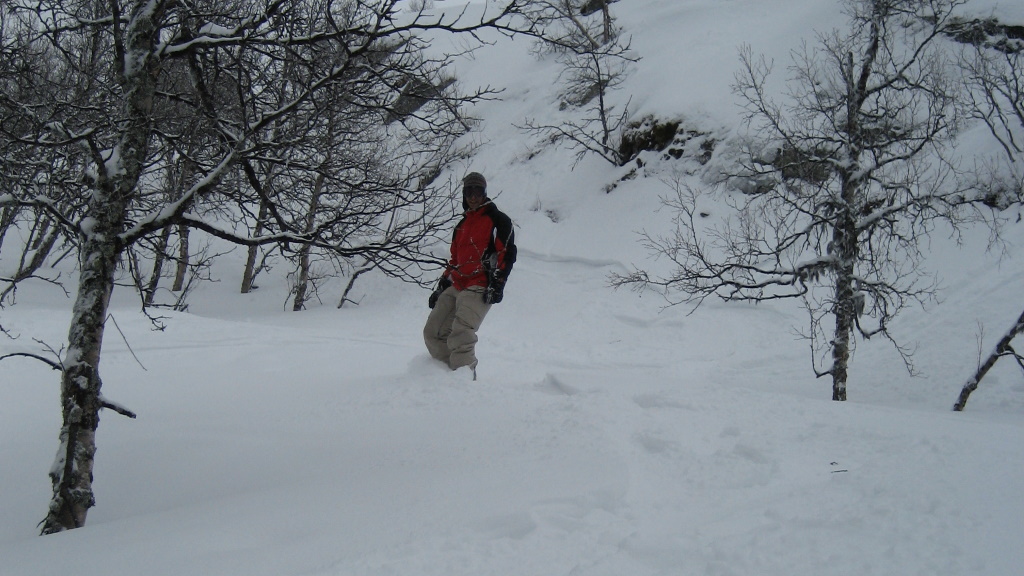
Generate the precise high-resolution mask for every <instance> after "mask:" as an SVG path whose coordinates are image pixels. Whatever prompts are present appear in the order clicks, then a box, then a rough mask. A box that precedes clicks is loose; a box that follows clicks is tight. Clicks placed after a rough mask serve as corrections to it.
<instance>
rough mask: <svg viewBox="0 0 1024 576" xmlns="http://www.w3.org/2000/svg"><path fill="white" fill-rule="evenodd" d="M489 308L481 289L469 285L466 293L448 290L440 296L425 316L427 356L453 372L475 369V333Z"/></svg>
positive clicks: (424, 332) (424, 334)
mask: <svg viewBox="0 0 1024 576" xmlns="http://www.w3.org/2000/svg"><path fill="white" fill-rule="evenodd" d="M490 309H491V305H490V304H485V303H484V289H483V288H482V287H480V286H471V287H469V288H466V289H465V290H456V289H455V288H454V287H449V288H448V289H447V290H445V291H444V292H442V293H441V296H440V297H438V299H437V304H435V305H434V309H433V310H431V311H430V315H429V316H427V323H426V325H425V326H424V327H423V341H424V342H425V343H426V345H427V350H428V351H429V352H430V355H431V356H433V357H434V358H436V359H437V360H440V361H441V362H444V363H445V364H447V365H448V366H449V367H450V368H451V369H452V370H455V369H456V368H459V367H462V366H474V367H475V366H476V342H477V340H479V338H477V335H476V331H477V330H479V329H480V324H481V323H482V322H483V321H484V316H486V315H487V311H488V310H490Z"/></svg>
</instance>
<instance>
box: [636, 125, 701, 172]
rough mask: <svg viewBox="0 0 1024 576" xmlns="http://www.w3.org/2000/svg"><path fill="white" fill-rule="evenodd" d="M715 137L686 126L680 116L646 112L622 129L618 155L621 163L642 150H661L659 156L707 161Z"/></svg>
mask: <svg viewBox="0 0 1024 576" xmlns="http://www.w3.org/2000/svg"><path fill="white" fill-rule="evenodd" d="M715 144H717V142H716V140H715V139H714V138H713V137H712V136H711V134H710V133H708V132H702V131H700V130H695V129H688V128H686V127H684V126H683V123H682V121H680V120H659V119H657V118H655V117H653V116H647V117H645V118H642V119H640V120H638V121H634V122H630V123H629V124H628V125H627V126H626V128H625V129H624V130H623V132H622V141H621V143H620V144H619V158H621V159H622V165H623V166H625V165H626V164H627V163H629V162H631V161H633V160H636V159H637V157H638V156H640V153H641V152H646V151H651V152H661V153H662V159H664V160H669V159H675V160H680V159H682V158H683V157H688V158H693V159H694V160H696V161H697V162H698V163H699V164H701V165H704V164H707V163H708V162H709V161H710V160H711V156H712V154H714V151H715Z"/></svg>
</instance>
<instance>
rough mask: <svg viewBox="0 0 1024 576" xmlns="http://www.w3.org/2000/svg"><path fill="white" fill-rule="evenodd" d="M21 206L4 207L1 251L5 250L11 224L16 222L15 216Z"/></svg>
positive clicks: (0, 224)
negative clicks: (5, 239)
mask: <svg viewBox="0 0 1024 576" xmlns="http://www.w3.org/2000/svg"><path fill="white" fill-rule="evenodd" d="M18 210H19V208H18V207H17V206H8V207H7V208H4V211H3V214H2V215H0V252H2V251H3V247H4V238H5V237H6V236H7V231H8V230H10V228H11V224H13V223H14V218H15V216H17V215H18Z"/></svg>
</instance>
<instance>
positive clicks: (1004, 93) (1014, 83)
mask: <svg viewBox="0 0 1024 576" xmlns="http://www.w3.org/2000/svg"><path fill="white" fill-rule="evenodd" d="M951 35H952V36H953V37H954V38H956V39H958V40H960V41H963V42H965V43H967V44H969V45H970V47H969V48H967V49H965V50H964V51H963V53H962V54H961V56H960V61H959V63H960V67H961V69H962V70H963V71H964V78H965V79H966V85H967V91H966V93H965V96H966V101H965V107H966V112H967V115H968V116H970V117H971V118H973V119H975V120H977V121H980V122H982V123H983V124H984V125H985V126H986V127H987V128H988V130H989V133H990V134H991V135H992V137H993V138H994V140H995V141H996V142H997V143H998V145H999V149H1000V150H1001V151H1002V154H1001V155H999V157H997V158H992V159H988V161H987V162H985V163H982V164H981V165H980V166H978V167H976V168H975V169H974V170H973V171H972V172H971V173H970V174H971V178H972V179H971V182H970V183H971V185H972V187H973V188H974V189H976V190H977V191H978V195H979V196H980V199H981V201H982V202H984V203H985V204H986V205H988V206H991V207H992V208H994V209H1005V208H1007V207H1009V206H1012V205H1014V204H1016V205H1019V204H1020V203H1021V202H1022V201H1024V39H1021V38H1019V37H1018V38H1013V37H1011V36H1010V35H1009V34H1007V29H1006V27H1005V26H1003V25H1001V24H999V23H998V22H997V21H996V20H994V19H989V20H984V21H979V20H974V21H970V22H960V23H957V24H956V26H955V27H954V29H953V30H952V31H951ZM1019 220H1020V216H1019V215H1018V222H1019ZM995 224H996V225H997V226H998V225H999V224H1000V221H999V220H996V221H995ZM997 233H998V232H997ZM1022 332H1024V314H1022V315H1021V316H1020V317H1018V318H1017V321H1016V322H1015V323H1014V324H1013V326H1012V327H1011V328H1010V329H1009V330H1008V331H1007V332H1006V333H1005V334H1003V337H1002V338H1000V340H999V342H997V343H996V346H995V347H994V348H993V350H992V351H991V352H990V353H989V354H988V356H986V357H985V358H984V359H981V358H979V363H978V367H977V369H976V370H975V372H974V374H972V375H971V377H970V378H968V380H967V382H966V383H964V386H963V388H962V389H961V391H960V396H959V398H958V399H957V401H956V403H955V404H954V405H953V410H955V411H958V412H959V411H962V410H963V409H964V408H965V407H966V406H967V400H968V398H969V397H970V395H971V393H973V392H974V391H975V390H977V388H978V385H979V384H980V383H981V380H982V378H984V377H985V375H986V374H988V372H989V370H991V369H992V367H993V366H995V363H996V362H997V361H998V360H999V359H1000V358H1007V357H1009V358H1013V359H1014V360H1016V362H1017V364H1018V365H1019V366H1021V367H1022V368H1024V355H1022V354H1020V353H1019V352H1017V351H1016V350H1014V348H1013V345H1012V342H1013V339H1014V338H1015V337H1016V336H1017V335H1019V334H1021V333H1022Z"/></svg>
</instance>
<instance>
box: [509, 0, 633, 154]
mask: <svg viewBox="0 0 1024 576" xmlns="http://www.w3.org/2000/svg"><path fill="white" fill-rule="evenodd" d="M609 4H610V2H607V1H606V0H539V1H534V2H532V3H531V6H530V9H529V17H530V18H531V19H533V21H534V22H535V23H536V25H537V27H538V29H539V30H540V31H541V36H540V38H539V39H538V47H537V51H538V52H539V53H547V52H549V51H550V52H553V53H554V54H555V55H556V58H557V59H558V62H559V63H560V64H561V65H562V74H561V78H560V80H561V84H562V104H561V108H562V109H563V110H570V111H575V110H578V109H582V110H583V113H584V114H585V116H583V117H582V118H568V119H566V120H565V121H564V122H562V123H561V124H538V123H537V122H536V121H534V120H532V119H527V120H526V121H525V122H524V123H523V125H522V126H520V128H522V129H523V130H526V131H528V132H535V133H538V134H540V135H542V136H543V137H545V138H547V139H554V140H566V141H568V143H569V147H570V148H571V149H573V150H576V152H577V156H576V161H577V162H579V161H580V160H581V159H582V158H583V157H584V156H586V155H587V154H596V155H597V156H599V157H601V158H604V159H605V160H606V161H608V162H610V163H612V164H615V165H621V164H623V163H624V162H625V161H626V160H627V159H625V158H623V157H622V154H621V153H620V152H619V147H618V144H619V142H618V138H619V136H620V135H621V131H622V128H623V127H624V126H625V123H626V118H627V117H628V114H629V110H628V106H623V108H622V111H621V112H618V111H616V109H615V106H613V105H612V104H611V102H609V99H608V97H609V94H610V93H611V92H612V91H613V90H615V89H616V88H618V87H620V86H621V85H622V84H623V82H625V80H626V77H627V76H628V74H629V72H630V71H631V70H632V67H633V65H634V64H635V63H636V62H638V61H639V57H637V56H636V55H634V54H633V52H632V50H631V47H630V40H629V39H628V38H623V37H622V35H621V31H620V30H619V28H618V27H617V26H615V23H614V22H615V21H614V18H613V17H612V15H611V9H610V7H609Z"/></svg>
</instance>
